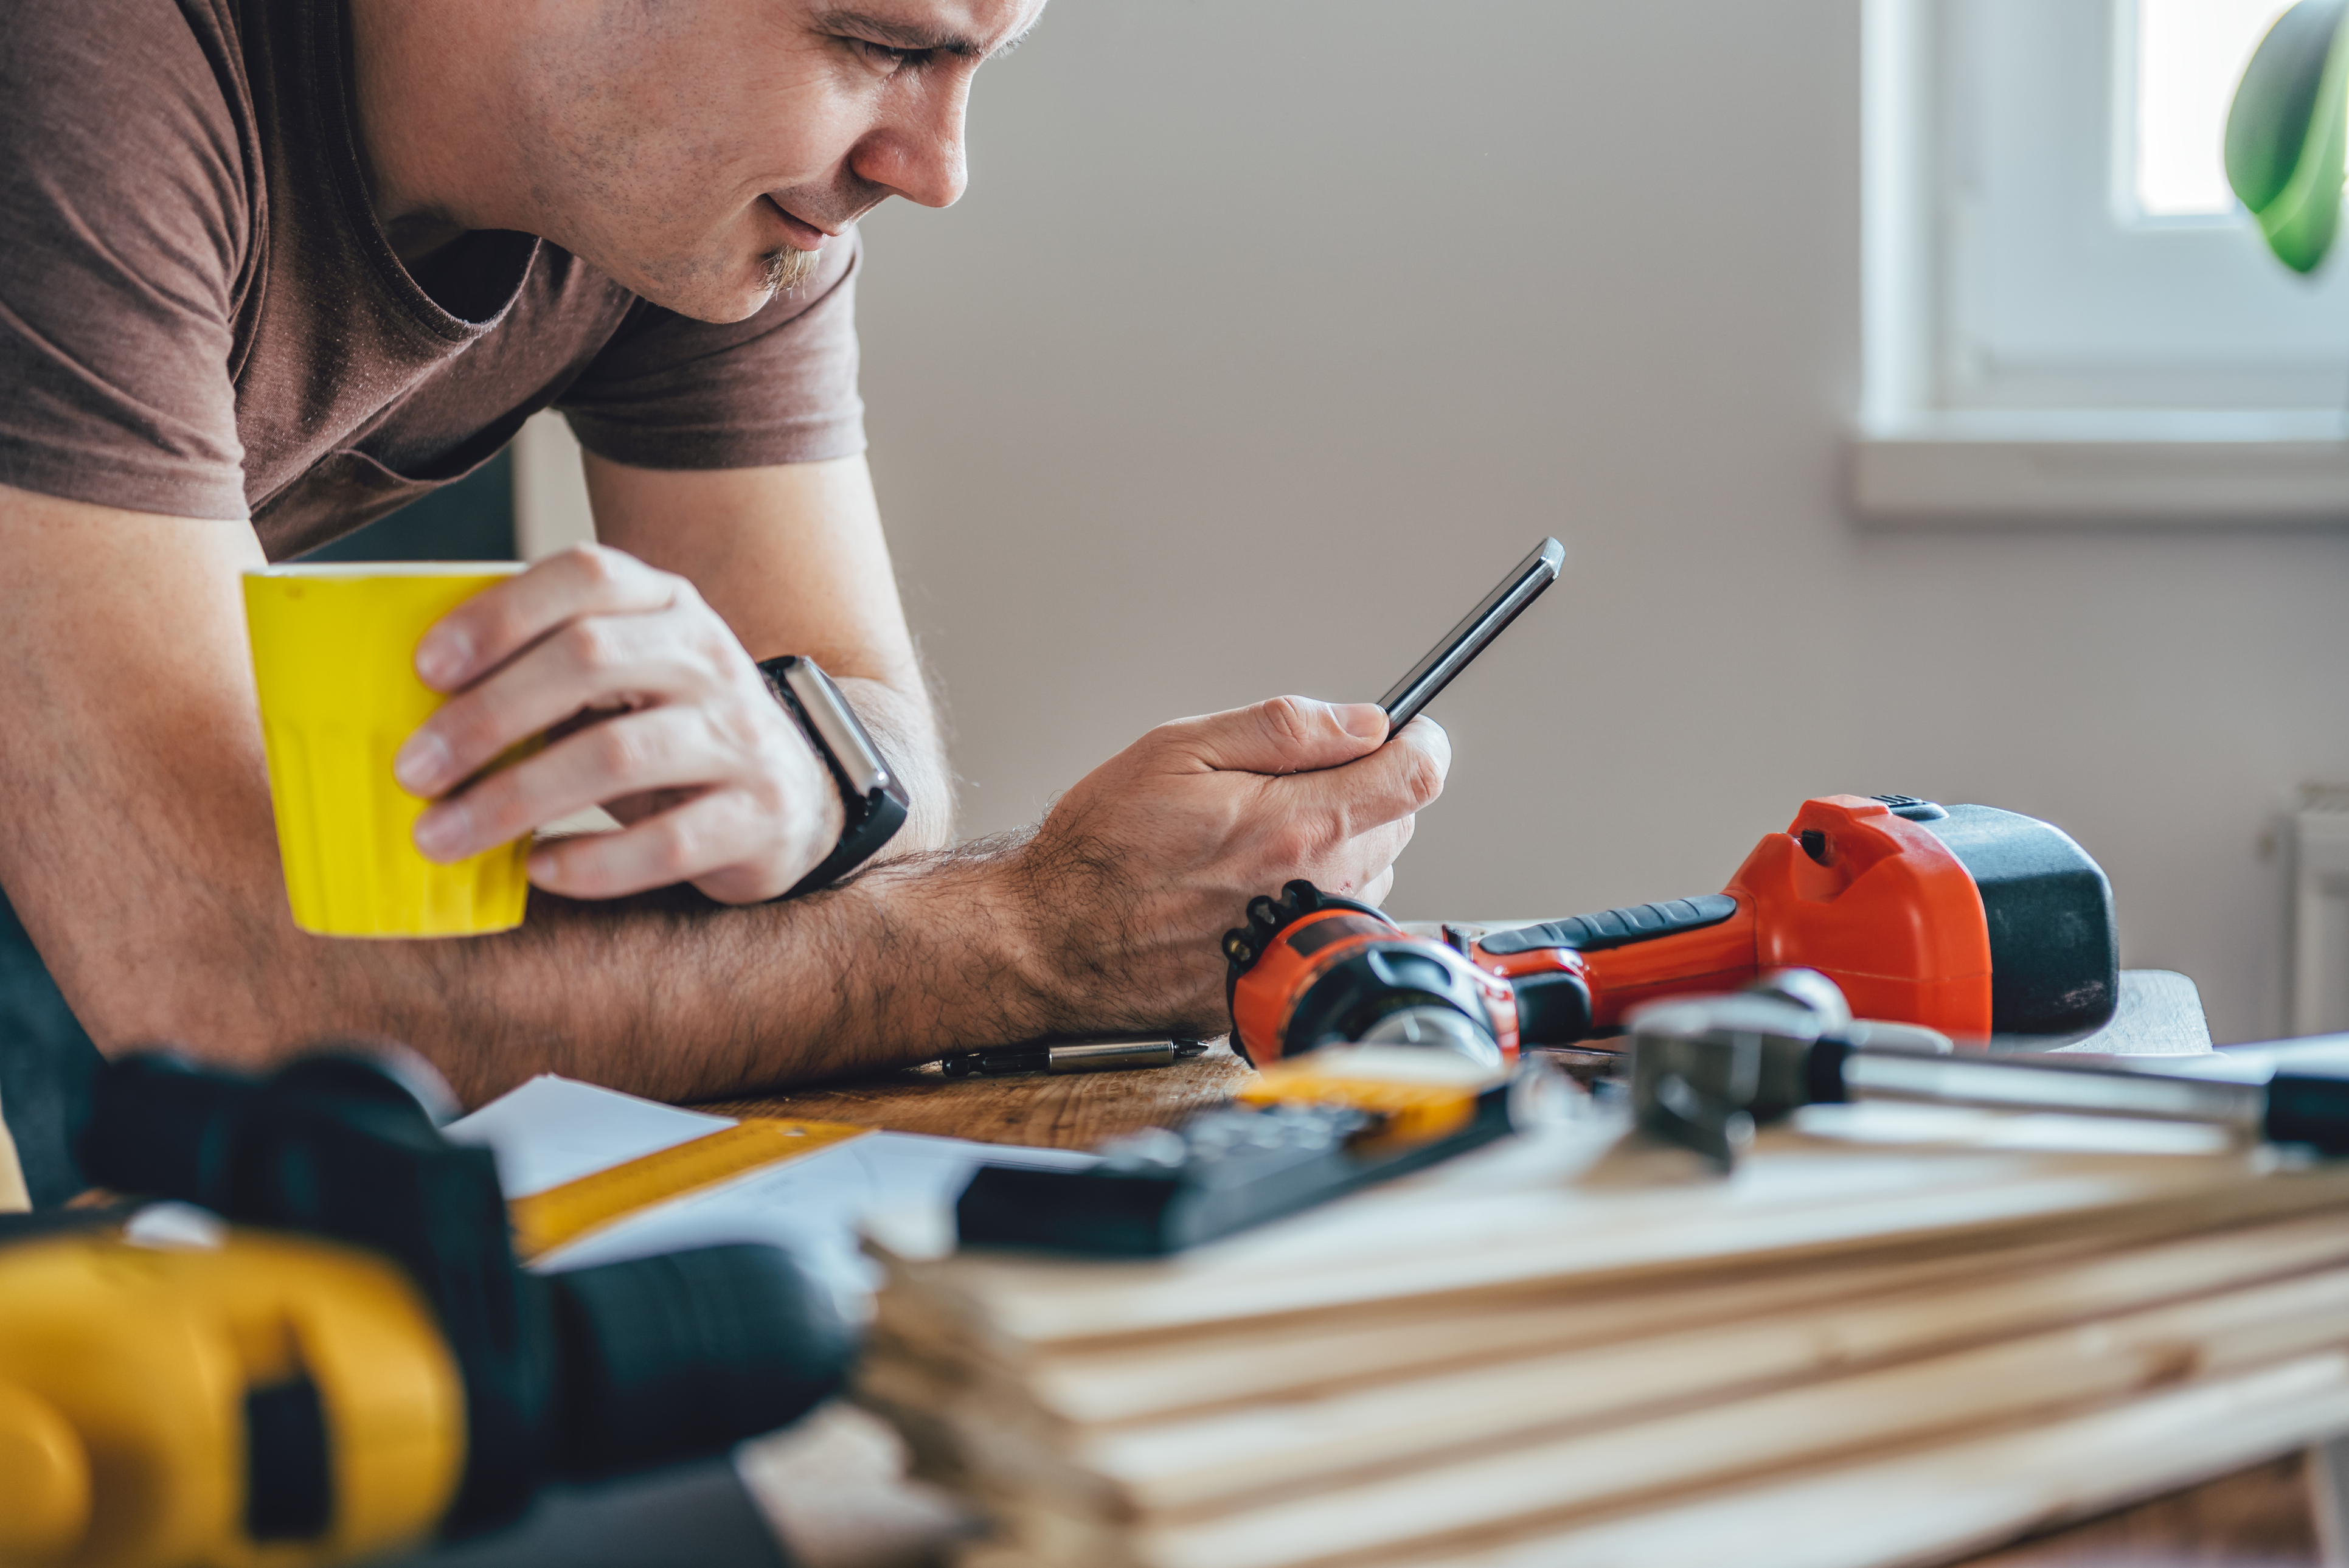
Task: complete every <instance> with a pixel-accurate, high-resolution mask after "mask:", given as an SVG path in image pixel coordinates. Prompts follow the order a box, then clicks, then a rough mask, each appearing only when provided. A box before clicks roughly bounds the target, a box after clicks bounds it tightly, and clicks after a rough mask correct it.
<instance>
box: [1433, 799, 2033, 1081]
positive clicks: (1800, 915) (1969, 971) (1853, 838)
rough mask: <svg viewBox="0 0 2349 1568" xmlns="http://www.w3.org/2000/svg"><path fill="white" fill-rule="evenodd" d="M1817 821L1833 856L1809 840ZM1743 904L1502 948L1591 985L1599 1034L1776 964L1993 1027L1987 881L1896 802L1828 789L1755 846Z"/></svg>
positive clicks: (1869, 1014) (1949, 1030)
mask: <svg viewBox="0 0 2349 1568" xmlns="http://www.w3.org/2000/svg"><path fill="white" fill-rule="evenodd" d="M1806 832H1816V833H1817V834H1819V835H1820V838H1821V841H1822V843H1823V855H1824V863H1821V861H1819V860H1815V859H1813V858H1812V856H1811V855H1810V853H1809V852H1808V851H1806V850H1805V849H1804V848H1803V842H1802V839H1803V835H1804V834H1805V833H1806ZM1722 891H1723V892H1725V893H1728V894H1729V895H1730V896H1731V897H1733V898H1734V899H1735V900H1737V913H1734V914H1733V915H1731V916H1730V917H1729V918H1728V919H1727V920H1724V921H1723V922H1721V923H1719V924H1717V925H1708V926H1703V927H1700V928H1699V929H1697V930H1694V931H1683V932H1675V933H1672V934H1669V935H1661V936H1655V937H1651V938H1648V939H1646V940H1644V941H1640V942H1634V943H1630V944H1626V945H1624V946H1620V947H1608V948H1599V949H1597V950H1595V951H1591V952H1587V953H1584V952H1576V951H1574V950H1572V949H1568V948H1548V949H1542V950H1538V951H1535V952H1530V953H1516V954H1487V953H1485V952H1484V950H1483V949H1482V948H1478V949H1476V950H1475V958H1476V962H1477V964H1478V965H1479V966H1481V967H1482V968H1484V969H1485V970H1486V971H1488V972H1490V973H1492V974H1495V975H1502V976H1504V977H1505V978H1507V979H1510V980H1516V979H1519V978H1522V977H1524V976H1526V975H1547V974H1557V973H1560V972H1565V973H1569V974H1575V975H1581V976H1582V977H1583V981H1584V983H1585V984H1586V985H1588V987H1589V988H1590V1010H1591V1032H1592V1033H1593V1034H1609V1033H1612V1032H1613V1031H1614V1030H1615V1029H1616V1028H1617V1027H1618V1026H1619V1025H1620V1024H1621V1022H1622V1019H1623V1016H1624V1015H1625V1014H1626V1013H1628V1012H1629V1011H1630V1009H1632V1008H1634V1007H1636V1006H1640V1004H1641V1003H1644V1002H1651V1001H1654V1000H1656V999H1658V998H1659V997H1663V996H1675V995H1690V994H1695V993H1703V992H1714V991H1727V990H1733V989H1735V988H1736V987H1737V986H1739V985H1744V983H1745V982H1746V981H1748V980H1750V979H1752V978H1753V977H1754V975H1758V974H1760V973H1761V972H1762V971H1764V970H1765V969H1780V968H1786V967H1790V966H1799V967H1802V968H1806V969H1816V970H1817V971H1819V972H1820V973H1821V974H1823V975H1826V977H1827V978H1828V979H1830V980H1833V981H1834V982H1835V983H1836V984H1837V985H1839V986H1841V987H1842V988H1843V994H1844V995H1845V997H1846V998H1847V999H1848V1000H1849V1002H1850V1003H1851V1010H1852V1013H1853V1015H1854V1016H1857V1017H1862V1018H1886V1019H1890V1020H1893V1021H1896V1022H1899V1023H1904V1024H1922V1025H1924V1026H1927V1027H1929V1028H1935V1029H1940V1031H1942V1032H1943V1033H1944V1034H1948V1035H1952V1036H1976V1037H1979V1036H1982V1035H1987V1034H1989V1033H1990V1028H1991V984H1990V982H1991V972H1990V923H1989V920H1988V917H1987V916H1985V915H1984V913H1983V912H1982V892H1981V890H1980V889H1978V888H1976V887H1975V886H1974V879H1973V877H1972V876H1971V874H1970V873H1969V872H1967V871H1966V868H1965V866H1964V864H1963V863H1962V862H1961V861H1959V859H1958V857H1957V856H1956V855H1955V854H1953V853H1951V851H1950V849H1949V847H1948V846H1947V845H1945V844H1944V843H1942V842H1941V841H1940V839H1938V838H1936V837H1935V836H1934V835H1933V833H1932V831H1931V830H1930V829H1928V828H1926V827H1925V826H1923V825H1922V824H1921V823H1918V822H1912V821H1909V820H1908V819H1906V818H1904V817H1896V816H1894V815H1893V814H1892V812H1891V810H1889V808H1888V807H1886V806H1885V805H1884V803H1883V802H1882V801H1879V800H1871V799H1867V798H1865V797H1863V796H1858V795H1827V796H1823V797H1821V798H1820V799H1815V800H1806V801H1805V802H1803V809H1802V810H1800V811H1798V812H1796V813H1795V820H1794V821H1793V823H1792V824H1790V825H1789V826H1788V828H1787V829H1786V830H1785V832H1783V833H1773V834H1771V835H1770V836H1769V837H1768V838H1766V839H1764V840H1763V841H1761V842H1760V843H1759V844H1757V845H1755V846H1754V852H1753V853H1752V854H1750V855H1748V856H1746V857H1745V863H1744V865H1742V866H1740V867H1738V868H1737V874H1736V875H1735V876H1733V877H1732V878H1731V879H1730V881H1729V885H1728V886H1727V887H1725V888H1723V890H1722Z"/></svg>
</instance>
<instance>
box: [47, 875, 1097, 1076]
mask: <svg viewBox="0 0 2349 1568" xmlns="http://www.w3.org/2000/svg"><path fill="white" fill-rule="evenodd" d="M1020 861H1021V850H1020V847H1019V845H1017V844H1016V843H1012V842H1002V841H999V842H996V843H993V844H988V845H980V846H974V847H971V848H969V849H967V850H965V851H956V852H950V853H944V854H926V855H921V856H916V857H913V858H911V859H909V860H905V861H898V862H896V863H894V864H891V865H888V866H884V867H876V868H875V869H874V870H873V871H871V872H866V873H865V874H864V875H863V876H861V877H858V878H856V879H854V880H853V881H852V882H849V883H847V884H846V885H844V886H843V887H840V888H837V889H833V890H831V891H829V892H823V893H818V894H814V895H812V896H809V897H805V898H800V899H793V900H790V901H786V902H784V903H771V904H757V905H750V906H745V907H727V906H721V905H718V904H714V903H709V901H707V900H704V899H702V898H700V897H699V896H698V895H696V894H693V893H691V892H689V891H683V890H670V891H668V892H662V893H659V894H654V895H648V896H646V897H643V898H638V899H633V900H626V901H618V902H613V903H573V902H571V901H568V900H564V899H559V898H553V897H550V896H548V895H545V894H543V893H537V892H533V896H532V902H531V907H530V913H529V918H528V920H527V921H526V922H525V923H524V924H523V925H522V926H521V927H520V928H518V929H517V930H514V931H512V932H508V933H504V934H498V935H494V936H483V937H473V938H467V939H463V940H458V941H431V942H393V943H383V942H357V941H348V940H338V939H334V938H327V937H318V936H311V935H307V934H302V933H300V932H297V931H295V929H294V928H293V926H292V924H291V922H290V921H289V920H288V918H287V917H286V915H285V911H284V908H283V895H282V893H275V892H274V889H265V888H263V887H261V886H259V885H258V884H257V882H254V883H248V884H247V887H246V888H245V889H244V890H243V896H242V897H237V896H233V895H232V896H218V895H217V894H216V896H214V897H213V898H211V899H208V900H206V901H205V904H206V906H207V907H205V908H203V909H202V911H201V912H200V913H196V917H195V918H193V919H188V920H181V921H176V922H174V923H172V928H171V930H170V931H168V932H167V931H163V930H158V929H153V928H150V929H149V930H148V931H147V932H146V933H145V934H144V941H143V942H142V943H141V944H140V948H141V949H142V950H141V951H140V952H138V953H137V954H136V955H135V960H134V955H133V954H131V953H130V952H129V951H126V950H123V949H117V950H116V951H114V952H112V953H108V954H94V953H91V952H89V950H88V948H87V947H84V946H81V945H79V944H76V945H75V948H74V950H73V954H72V957H78V958H81V959H85V960H94V961H95V962H85V963H76V962H72V961H71V960H70V959H69V961H68V962H67V964H66V965H63V966H62V970H63V972H62V973H61V974H60V975H59V979H60V981H61V983H62V984H64V985H65V987H66V990H67V996H68V999H69V1000H71V1001H72V1003H73V1004H74V1006H75V1008H76V1010H77V1012H78V1014H79V1015H80V1016H82V1017H83V1019H84V1020H85V1021H86V1022H87V1023H88V1026H89V1027H90V1029H91V1032H92V1034H93V1035H94V1036H95V1037H97V1038H98V1043H99V1044H100V1046H101V1047H104V1048H106V1049H108V1050H109V1051H119V1050H121V1049H124V1048H127V1047H134V1046H138V1045H141V1044H154V1043H166V1042H168V1043H170V1044H172V1045H176V1046H180V1047H184V1048H186V1049H189V1050H191V1051H193V1052H195V1053H196V1054H198V1055H200V1056H202V1057H209V1058H212V1059H215V1060H223V1061H229V1062H233V1063H237V1064H240V1065H243V1066H244V1067H247V1068H261V1067H265V1066H267V1065H268V1064H270V1063H272V1062H274V1061H278V1060H282V1059H284V1058H285V1057H289V1056H292V1055H294V1054H296V1053H298V1052H300V1051H302V1050H305V1049H306V1048H310V1047H315V1046H316V1045H318V1044H319V1043H321V1042H325V1041H331V1040H335V1039H338V1038H339V1039H354V1038H357V1039H366V1038H392V1039H398V1040H399V1041H402V1042H403V1043H406V1044H408V1045H410V1046H413V1047H416V1048H417V1049H418V1050H419V1051H421V1052H422V1053H423V1054H424V1055H425V1056H426V1057H428V1058H429V1059H430V1060H431V1061H432V1062H433V1063H434V1064H435V1065H436V1066H438V1067H439V1068H440V1070H441V1071H442V1072H443V1073H445V1074H446V1075H447V1076H448V1078H450V1082H451V1083H452V1084H453V1085H455V1087H456V1088H457V1090H458V1092H459V1094H460V1096H461V1097H462V1098H464V1099H466V1100H467V1101H468V1102H469V1103H478V1102H480V1101H481V1100H483V1099H488V1098H491V1097H493V1096H495V1095H496V1094H499V1093H502V1091H504V1090H505V1089H507V1088H512V1087H513V1086H514V1085H516V1084H518V1083H521V1082H523V1080H525V1079H527V1078H530V1077H532V1076H533V1075H534V1074H538V1073H544V1072H554V1073H562V1074H564V1075H566V1076H571V1077H576V1078H587V1079H591V1080H593V1081H595V1082H598V1083H603V1084H608V1085H610V1086H612V1087H615V1088H622V1089H626V1090H628V1091H629V1092H632V1093H636V1094H642V1095H646V1096H649V1097H652V1098H656V1099H671V1100H676V1099H696V1098H706V1097H709V1096H713V1095H718V1094H722V1093H728V1092H733V1091H739V1090H741V1089H745V1088H757V1087H761V1086H768V1085H775V1084H781V1083H788V1082H803V1081H807V1080H809V1079H814V1078H831V1077H838V1076H843V1075H845V1074H850V1073H854V1072H860V1071H872V1070H877V1069H881V1068H892V1067H898V1066H903V1065H906V1064H908V1063H912V1062H917V1061H922V1060H926V1059H928V1058H931V1057H936V1056H937V1055H939V1054H940V1053H941V1052H943V1051H945V1050H947V1049H950V1048H954V1047H958V1046H963V1045H983V1044H992V1043H999V1042H1004V1041H1010V1040H1017V1039H1022V1038H1028V1037H1034V1036H1035V1035H1038V1034H1040V1033H1043V1032H1045V1031H1047V1030H1049V1029H1050V1028H1053V1027H1055V1026H1058V1025H1057V1022H1056V1020H1057V1019H1058V1018H1059V1016H1061V1013H1062V1008H1061V1005H1060V1004H1059V1003H1058V1002H1056V1000H1055V999H1054V998H1053V997H1051V996H1050V995H1049V986H1048V983H1047V982H1048V977H1049V970H1048V969H1047V968H1045V967H1043V966H1040V965H1039V963H1038V962H1037V960H1036V956H1035V954H1036V948H1035V944H1033V943H1032V942H1031V941H1030V932H1029V922H1028V920H1027V918H1026V915H1025V913H1024V911H1023V908H1022V899H1021V882H1022V878H1023V874H1024V873H1023V867H1022V865H1021V863H1020ZM240 880H242V879H240ZM223 891H224V890H223ZM273 894H274V897H271V895H273ZM264 897H271V903H270V904H268V905H264V906H259V907H256V901H257V900H259V899H261V898H264ZM61 956H66V955H65V954H61Z"/></svg>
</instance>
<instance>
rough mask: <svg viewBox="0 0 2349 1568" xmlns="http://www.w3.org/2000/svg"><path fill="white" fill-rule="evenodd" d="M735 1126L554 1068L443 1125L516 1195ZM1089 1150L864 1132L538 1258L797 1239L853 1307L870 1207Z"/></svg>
mask: <svg viewBox="0 0 2349 1568" xmlns="http://www.w3.org/2000/svg"><path fill="white" fill-rule="evenodd" d="M731 1125H732V1122H731V1120H730V1119H728V1118H726V1117H722V1116H709V1115H705V1114H703V1113H701V1112H699V1111H691V1110H680V1109H678V1108H677V1107H675V1106H672V1105H661V1104H658V1103H657V1102H655V1101H652V1100H646V1099H636V1098H635V1097H634V1096H632V1095H625V1094H619V1093H616V1092H615V1091H614V1090H611V1089H607V1088H596V1087H595V1085H593V1084H585V1083H579V1082H576V1081H574V1080H573V1079H570V1078H557V1077H555V1076H554V1075H553V1074H546V1075H543V1076H542V1077H539V1078H533V1079H532V1080H531V1081H530V1082H528V1083H526V1084H524V1085H523V1086H522V1087H521V1088H518V1089H515V1090H513V1091H512V1093H510V1094H507V1095H505V1096H502V1098H500V1099H495V1100H492V1102H491V1103H490V1104H488V1105H485V1106H483V1107H482V1108H481V1109H479V1110H477V1111H475V1112H474V1113H473V1114H472V1115H471V1116H468V1117H466V1118H464V1119H462V1120H460V1121H454V1122H451V1123H450V1124H449V1126H448V1127H446V1128H444V1129H443V1131H444V1132H446V1133H447V1134H448V1136H449V1137H450V1139H452V1140H455V1141H457V1142H460V1143H471V1144H477V1145H483V1146H486V1147H487V1148H489V1149H490V1150H491V1151H492V1152H493V1153H494V1154H495V1155H496V1156H497V1161H498V1176H499V1181H500V1183H501V1185H502V1186H503V1187H504V1189H505V1192H506V1195H507V1196H508V1197H510V1198H518V1197H523V1196H525V1195H527V1194H529V1193H532V1192H537V1191H544V1190H545V1189H546V1188H549V1187H554V1186H559V1185H560V1184H562V1183H563V1182H565V1181H575V1180H577V1179H578V1178H579V1177H582V1176H585V1175H588V1174H590V1173H592V1172H594V1171H601V1170H604V1169H605V1168H606V1167H608V1166H613V1165H617V1164H619V1163H621V1162H622V1161H628V1160H635V1159H637V1158H638V1157H640V1156H642V1155H646V1154H650V1153H653V1152H655V1151H657V1150H662V1149H667V1148H671V1147H674V1146H675V1145H677V1144H679V1143H685V1142H688V1141H690V1140H693V1139H696V1138H699V1137H701V1136H703V1135H704V1134H706V1133H709V1132H713V1131H716V1130H718V1129H719V1128H721V1127H729V1126H731ZM1093 1160H1094V1157H1093V1156H1092V1155H1090V1154H1078V1153H1072V1152H1071V1151H1069V1150H1061V1149H1022V1148H1016V1147H1012V1146H1009V1145H1004V1144H995V1143H972V1142H968V1141H966V1140H962V1139H957V1138H923V1137H920V1136H917V1135H916V1134H912V1133H904V1132H873V1133H867V1134H866V1135H865V1136H864V1137H863V1138H859V1139H854V1140H851V1141H849V1142H846V1143H840V1144H834V1145H833V1146H832V1147H830V1148H827V1149H824V1150H819V1151H818V1152H816V1153H813V1154H808V1155H802V1156H801V1157H800V1158H799V1159H797V1160H792V1161H787V1162H786V1163H784V1164H781V1165H775V1166H770V1167H767V1168H766V1169H764V1170H761V1171H750V1172H748V1173H747V1174H745V1175H744V1176H742V1177H740V1178H739V1179H738V1180H736V1181H730V1182H728V1183H726V1184H725V1185H723V1186H719V1187H714V1188H711V1189H709V1190H708V1191H702V1192H698V1193H695V1194H692V1195H690V1196H688V1197H685V1198H680V1199H678V1200H677V1201H675V1202H668V1203H664V1204H661V1205H660V1206H658V1207H657V1208H653V1209H648V1210H646V1211H645V1212H642V1213H640V1214H635V1215H632V1216H630V1217H629V1218H627V1219H626V1220H623V1221H621V1222H619V1223H617V1224H615V1225H612V1226H610V1227H609V1228H607V1229H605V1230H601V1231H597V1232H595V1233H593V1234H591V1235H587V1236H583V1237H582V1238H580V1239H579V1240H578V1241H576V1242H574V1243H570V1244H569V1245H567V1246H564V1247H558V1248H556V1249H555V1250H554V1252H552V1253H548V1254H547V1255H546V1256H545V1257H544V1258H543V1259H541V1260H540V1262H539V1264H538V1266H539V1267H542V1268H543V1269H546V1270H548V1271H550V1272H554V1271H560V1270H564V1269H574V1268H584V1267H587V1266H589V1265H591V1264H609V1263H618V1262H620V1261H622V1260H623V1259H626V1258H636V1257H645V1256H647V1255H649V1254H651V1253H667V1252H677V1251H679V1250H681V1249H683V1248H687V1247H705V1246H715V1245H719V1244H720V1243H728V1242H765V1243H771V1244H773V1245H776V1246H781V1247H786V1248H789V1249H790V1250H791V1251H792V1253H795V1254H796V1255H797V1256H798V1257H799V1259H800V1261H801V1263H802V1264H803V1265H804V1266H806V1267H807V1268H808V1269H809V1270H810V1271H811V1272H812V1273H813V1274H816V1275H817V1276H818V1277H819V1278H821V1279H823V1280H824V1281H825V1282H826V1283H827V1284H831V1285H832V1287H833V1289H834V1291H836V1292H837V1293H839V1294H840V1295H841V1296H842V1298H843V1305H846V1306H848V1307H850V1308H851V1309H852V1310H858V1309H859V1308H858V1304H859V1302H860V1300H861V1298H863V1297H864V1296H866V1295H869V1293H870V1291H871V1289H872V1286H873V1284H874V1279H875V1275H874V1269H873V1266H872V1264H870V1262H869V1261H868V1260H866V1259H865V1258H864V1256H863V1255H862V1253H859V1251H858V1250H857V1234H858V1232H859V1230H860V1228H861V1227H862V1226H863V1225H864V1223H865V1222H867V1221H868V1220H871V1219H873V1218H875V1217H877V1216H879V1215H882V1214H885V1213H887V1214H900V1213H903V1212H906V1211H923V1212H927V1213H929V1214H930V1215H932V1216H935V1215H936V1213H937V1212H941V1211H950V1210H951V1209H952V1207H953V1204H954V1201H955V1199H956V1198H957V1197H958V1196H959V1195H960V1194H961V1192H962V1189H963V1185H964V1183H965V1182H967V1181H968V1180H969V1179H970V1173H971V1172H972V1171H976V1170H977V1169H978V1167H979V1166H980V1165H981V1164H997V1165H1024V1166H1028V1167H1030V1168H1033V1169H1044V1170H1060V1171H1066V1170H1074V1169H1078V1168H1081V1167H1082V1166H1086V1165H1090V1164H1092V1163H1093ZM933 1222H935V1221H933Z"/></svg>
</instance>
